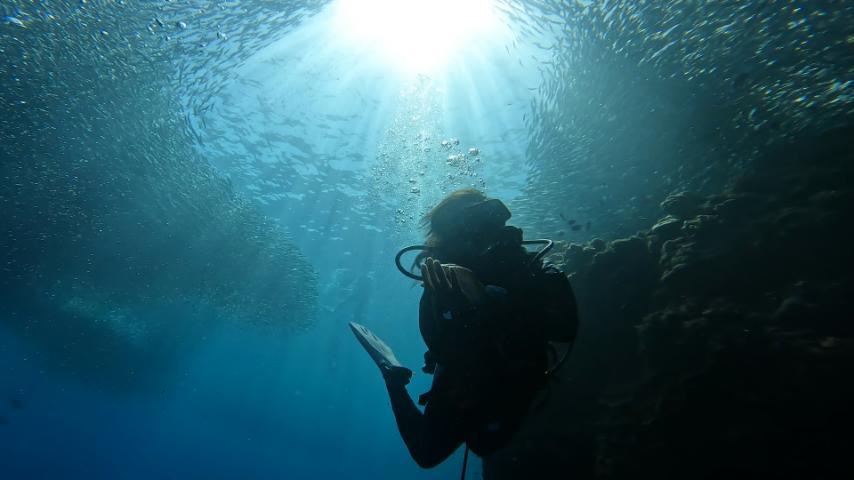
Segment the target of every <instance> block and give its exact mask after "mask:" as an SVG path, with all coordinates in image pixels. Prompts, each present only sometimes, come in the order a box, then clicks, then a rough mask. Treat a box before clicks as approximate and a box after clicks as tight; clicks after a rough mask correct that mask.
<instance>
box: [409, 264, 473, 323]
mask: <svg viewBox="0 0 854 480" xmlns="http://www.w3.org/2000/svg"><path fill="white" fill-rule="evenodd" d="M421 276H422V277H423V278H424V288H425V289H426V290H427V291H428V292H430V293H432V294H433V298H434V299H435V302H436V307H437V308H438V309H439V311H441V312H446V311H451V312H462V311H467V310H471V309H472V308H474V304H473V303H472V301H471V300H470V299H469V298H468V296H467V295H466V294H465V293H464V292H463V289H462V288H461V287H460V282H459V280H458V279H457V273H456V269H455V268H454V267H453V266H450V265H442V264H441V263H439V261H438V260H436V259H433V258H427V260H426V261H425V262H424V263H423V264H422V265H421Z"/></svg>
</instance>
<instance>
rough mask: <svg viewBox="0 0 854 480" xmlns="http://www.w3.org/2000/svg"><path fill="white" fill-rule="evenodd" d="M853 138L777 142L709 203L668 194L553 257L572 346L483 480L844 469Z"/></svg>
mask: <svg viewBox="0 0 854 480" xmlns="http://www.w3.org/2000/svg"><path fill="white" fill-rule="evenodd" d="M850 138H854V131H852V130H850V129H848V130H837V131H833V132H830V133H827V134H824V135H821V136H819V137H817V138H810V139H803V140H802V141H800V142H798V143H792V144H789V145H786V146H785V147H784V148H781V149H779V150H775V151H773V152H771V153H769V154H767V155H765V156H763V158H761V159H759V160H758V161H756V162H755V163H754V164H753V165H752V166H751V167H750V168H749V169H748V170H746V171H745V172H744V173H743V174H741V175H739V176H738V177H737V178H734V179H733V180H732V181H730V182H729V184H728V186H727V187H726V188H725V189H724V190H723V191H722V192H721V193H720V194H717V195H713V196H705V197H702V196H699V195H694V194H691V193H690V192H677V193H674V194H672V195H670V196H669V197H667V199H666V200H665V201H664V202H662V204H661V208H662V215H663V218H661V219H660V220H659V221H657V222H656V223H655V224H654V225H651V226H650V228H649V229H647V230H643V231H640V232H638V233H637V234H635V235H633V236H631V237H629V238H623V239H618V240H614V241H610V242H606V241H603V240H601V239H595V240H593V241H591V242H589V243H587V244H585V245H578V244H569V245H566V244H564V245H563V251H562V252H559V253H558V255H557V258H553V260H555V261H556V262H557V263H559V264H561V265H562V267H563V269H564V270H565V271H566V272H567V273H568V274H569V276H570V279H571V281H572V284H573V286H574V287H575V290H576V294H577V297H578V301H579V306H580V309H581V316H582V331H581V333H580V337H579V342H578V344H577V346H576V349H575V352H574V354H573V357H572V359H571V361H570V365H569V366H567V367H566V368H564V369H563V371H562V372H561V374H562V376H563V377H565V378H566V380H565V381H564V382H561V383H560V384H558V385H556V386H555V387H554V388H553V391H552V393H551V398H550V402H549V407H548V408H547V411H545V412H543V413H542V414H540V415H539V417H541V418H540V419H539V421H538V419H537V417H538V415H534V417H535V418H534V419H533V420H532V424H533V425H532V426H531V427H530V428H529V429H528V431H526V432H523V433H522V434H521V437H520V439H518V441H517V442H516V443H517V445H515V446H513V447H511V448H510V449H508V451H507V452H504V453H503V454H502V455H500V456H499V458H498V459H497V461H496V462H495V463H496V464H497V465H498V467H496V468H493V469H492V470H491V471H490V469H489V468H487V469H486V470H485V477H486V478H521V477H518V476H514V475H517V474H518V473H520V472H522V471H525V472H527V473H528V474H535V475H540V477H539V478H585V477H590V476H595V477H597V478H635V479H636V478H733V477H739V478H740V477H746V476H752V477H765V476H769V477H771V478H781V477H789V476H792V475H797V476H799V477H801V478H840V477H839V474H840V473H841V472H845V471H846V470H847V471H848V473H851V469H852V467H851V466H850V464H849V463H848V460H847V458H848V457H847V452H849V451H850V448H851V446H852V441H851V437H850V431H851V427H852V426H854V425H852V422H851V421H850V415H849V414H847V412H848V410H849V409H850V405H852V402H854V388H852V384H851V378H854V325H852V323H851V319H852V318H854V317H852V315H851V312H852V298H854V276H852V271H851V268H852V266H854V262H852V259H854V258H852V257H854V253H852V252H854V249H852V246H851V244H850V242H851V239H852V233H854V232H852V226H851V218H852V216H851V210H852V206H854V185H852V182H851V180H852V179H854V153H852V151H851V148H850V144H849V143H848V142H849V139H850ZM545 418H548V419H549V420H548V421H543V419H545ZM521 459H526V460H521ZM529 478H534V477H529Z"/></svg>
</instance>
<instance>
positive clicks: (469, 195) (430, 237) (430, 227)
mask: <svg viewBox="0 0 854 480" xmlns="http://www.w3.org/2000/svg"><path fill="white" fill-rule="evenodd" d="M486 198H487V197H486V194H485V193H483V192H481V191H480V190H478V189H476V188H461V189H459V190H455V191H453V192H451V193H449V194H448V196H446V197H445V198H443V199H442V201H440V202H439V203H438V204H436V206H435V207H433V208H432V209H431V210H430V211H429V212H427V213H426V214H425V215H424V217H423V218H421V228H423V229H424V230H425V231H426V232H427V238H426V242H425V243H426V245H428V246H431V247H433V246H437V245H438V244H439V243H440V242H441V240H442V239H441V237H440V236H439V235H437V233H436V229H435V228H434V223H433V219H434V218H436V216H437V215H449V214H452V211H453V210H455V209H460V208H461V207H464V206H468V205H472V204H475V203H477V202H482V201H484V200H486Z"/></svg>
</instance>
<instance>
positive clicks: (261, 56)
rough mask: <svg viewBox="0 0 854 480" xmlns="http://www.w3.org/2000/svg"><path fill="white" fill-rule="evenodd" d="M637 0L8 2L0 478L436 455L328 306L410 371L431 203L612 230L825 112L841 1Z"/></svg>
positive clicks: (243, 470) (411, 468)
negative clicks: (481, 201)
mask: <svg viewBox="0 0 854 480" xmlns="http://www.w3.org/2000/svg"><path fill="white" fill-rule="evenodd" d="M410 3H411V5H410ZM649 3H650V2H631V1H616V0H614V1H601V2H597V1H586V2H582V1H577V2H559V1H554V2H548V1H546V2H513V1H496V2H475V1H473V2H469V3H466V2H456V3H455V2H436V3H435V4H432V5H427V4H426V3H418V2H399V3H395V2H362V3H360V2H342V1H337V2H319V1H302V2H267V1H260V0H258V1H255V0H247V1H216V2H208V1H195V0H187V1H172V2H170V1H130V0H128V1H123V2H113V1H106V0H91V1H83V2H78V1H53V2H36V3H33V2H25V1H20V2H19V1H12V0H9V1H5V0H4V2H3V4H2V7H0V15H2V16H3V20H2V22H0V53H2V55H3V59H2V60H0V73H2V78H0V111H2V112H3V115H2V117H3V118H2V119H0V128H2V131H0V160H2V167H0V168H2V174H3V179H4V181H3V182H2V183H3V185H2V186H0V200H2V209H3V212H2V213H0V220H2V225H3V239H2V241H0V246H2V248H3V253H2V254H0V255H2V260H3V264H4V269H3V273H2V274H0V275H2V286H3V294H2V299H0V302H1V303H2V304H3V306H2V309H0V478H10V479H18V478H20V479H25V478H27V479H29V478H87V479H99V478H103V479H149V478H176V479H178V478H180V479H188V478H198V479H202V478H204V479H213V478H221V479H231V478H259V479H263V478H288V479H303V478H305V479H325V478H353V479H363V478H364V479H403V478H406V479H421V478H423V479H429V478H437V479H438V478H453V477H455V476H458V475H459V469H460V466H461V462H462V451H458V452H456V453H455V455H454V456H453V457H452V458H451V459H449V460H448V461H446V462H445V463H443V464H442V465H441V466H439V467H437V468H435V469H431V470H423V469H420V468H419V467H418V466H417V465H416V464H415V463H414V462H413V461H412V460H411V458H410V457H409V454H408V452H407V451H406V449H405V447H404V445H403V443H402V442H401V440H400V438H399V435H398V433H397V430H396V426H395V423H394V418H393V416H392V414H391V410H390V408H389V402H388V399H387V396H386V392H385V387H384V384H383V381H382V378H381V376H380V375H379V372H378V371H377V369H376V367H375V366H374V365H373V364H372V362H371V361H370V359H369V358H368V356H367V355H366V354H365V352H364V351H363V350H362V348H361V347H360V346H359V344H358V343H357V342H356V341H355V340H354V338H353V336H352V333H351V332H350V330H349V329H348V327H347V322H349V321H357V322H360V323H364V324H365V325H367V326H369V327H370V328H371V329H373V330H374V331H375V332H376V333H377V334H379V335H380V336H381V337H382V338H383V339H384V340H386V342H387V343H388V344H390V345H391V346H392V347H393V348H394V349H395V352H396V353H397V356H398V357H399V358H400V360H401V361H402V362H403V363H404V364H405V365H408V366H410V367H412V368H413V369H416V370H417V367H419V366H420V365H421V363H422V354H423V351H424V346H423V342H422V340H421V338H420V335H419V332H418V326H417V303H418V299H419V297H420V294H421V287H420V286H419V285H417V284H416V283H415V282H412V281H411V280H409V279H407V278H405V277H403V276H402V275H401V274H400V273H399V272H398V271H397V269H396V268H395V266H394V263H393V258H394V254H395V253H396V251H397V250H398V249H399V248H401V247H403V246H406V245H408V244H413V243H419V242H420V241H421V240H422V236H423V230H422V229H421V227H420V225H419V221H420V218H421V216H422V215H423V214H424V213H426V211H428V210H429V208H430V207H431V206H432V205H434V204H435V203H436V202H437V201H438V200H439V199H441V198H442V196H443V195H445V194H447V193H448V192H450V191H452V190H454V189H456V188H461V187H469V186H473V187H476V188H481V189H484V190H485V191H486V192H487V193H488V194H489V195H491V196H494V197H498V198H501V199H503V200H504V201H505V202H506V203H507V205H508V206H509V207H510V209H511V210H512V211H513V212H514V217H513V219H512V220H511V223H513V224H514V225H518V226H520V227H522V228H523V229H524V230H525V232H526V236H529V238H534V237H541V236H545V237H548V238H553V239H555V240H559V241H561V242H564V245H565V244H568V243H573V242H574V243H582V242H587V241H589V240H591V239H594V238H597V237H598V238H604V239H606V240H612V239H616V238H620V237H621V236H624V235H628V234H631V233H633V232H634V231H636V230H637V229H639V228H642V227H648V226H650V225H651V224H652V223H654V222H655V220H656V218H657V216H658V215H659V210H658V204H659V203H660V202H661V201H662V200H663V199H664V198H665V197H666V196H667V194H668V193H670V192H672V191H678V190H681V189H691V190H694V191H698V192H706V193H707V192H713V191H715V190H716V189H718V188H720V187H721V186H722V185H724V184H725V183H726V181H727V180H728V179H730V178H732V177H733V176H737V175H738V173H739V172H741V171H742V169H743V168H745V166H746V165H749V163H750V161H751V160H752V159H753V158H754V157H755V156H756V154H757V152H759V151H761V150H762V148H764V147H766V146H767V145H768V144H774V143H775V142H783V141H786V140H787V139H790V138H792V136H794V135H796V134H797V133H799V132H803V131H812V130H820V129H824V128H828V127H830V126H833V125H836V124H838V123H840V122H841V120H843V119H845V118H848V116H850V114H851V105H852V94H851V85H852V83H851V82H852V77H851V68H850V64H851V62H850V60H851V53H850V45H851V43H852V41H851V38H852V37H851V34H850V29H849V27H848V25H849V24H848V21H849V20H850V19H851V17H852V7H851V5H848V4H847V3H845V2H821V3H822V5H818V3H819V2H816V3H815V4H814V3H807V2H794V1H775V2H742V4H740V5H739V6H735V5H723V4H721V3H719V2H661V3H655V4H649ZM665 3H666V5H665ZM400 5H406V6H407V7H406V8H404V7H401V6H400ZM407 8H408V9H409V10H407ZM399 10H401V11H399ZM816 52H821V55H818V54H817V53H816ZM760 139H761V140H760ZM567 219H572V223H571V224H570V223H567ZM582 226H583V227H582ZM429 383H430V377H428V376H426V375H423V374H416V376H415V378H414V379H413V382H412V384H411V385H410V387H409V390H410V392H411V393H413V394H419V393H422V392H424V391H426V390H427V389H428V388H429ZM479 472H480V465H479V462H478V461H476V460H475V461H473V462H472V465H471V466H470V469H469V477H468V478H480V474H479Z"/></svg>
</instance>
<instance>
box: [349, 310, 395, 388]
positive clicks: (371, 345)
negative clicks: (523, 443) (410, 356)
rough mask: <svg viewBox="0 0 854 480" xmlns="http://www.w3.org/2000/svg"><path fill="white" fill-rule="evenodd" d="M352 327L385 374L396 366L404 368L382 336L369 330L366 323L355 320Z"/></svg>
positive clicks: (357, 337)
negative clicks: (362, 323)
mask: <svg viewBox="0 0 854 480" xmlns="http://www.w3.org/2000/svg"><path fill="white" fill-rule="evenodd" d="M350 329H351V330H353V333H354V334H355V335H356V340H358V341H359V343H361V344H362V346H363V347H365V351H367V352H368V355H370V356H371V358H372V359H374V363H376V364H377V366H378V367H380V370H382V372H383V375H385V374H386V372H388V371H389V370H392V369H395V367H399V368H403V367H402V365H401V364H400V362H399V361H398V360H397V357H395V356H394V352H392V351H391V348H389V346H388V345H386V344H385V342H383V341H382V340H380V337H378V336H376V335H374V332H372V331H370V330H368V328H367V327H365V326H364V325H359V324H358V323H355V322H350Z"/></svg>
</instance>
